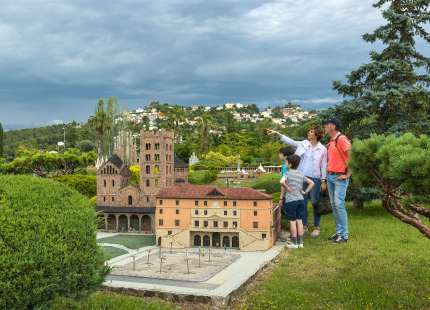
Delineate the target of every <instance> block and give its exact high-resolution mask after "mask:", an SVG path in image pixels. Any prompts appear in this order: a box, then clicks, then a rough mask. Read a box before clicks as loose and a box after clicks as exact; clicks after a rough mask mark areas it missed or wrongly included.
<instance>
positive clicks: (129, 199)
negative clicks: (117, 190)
mask: <svg viewBox="0 0 430 310" xmlns="http://www.w3.org/2000/svg"><path fill="white" fill-rule="evenodd" d="M128 205H129V206H131V205H133V197H132V196H131V195H130V196H128Z"/></svg>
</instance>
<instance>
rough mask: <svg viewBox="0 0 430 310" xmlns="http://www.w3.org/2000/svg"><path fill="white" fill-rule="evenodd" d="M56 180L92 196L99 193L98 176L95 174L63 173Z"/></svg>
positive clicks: (87, 195) (89, 196)
mask: <svg viewBox="0 0 430 310" xmlns="http://www.w3.org/2000/svg"><path fill="white" fill-rule="evenodd" d="M54 180H56V181H58V182H60V183H63V184H65V185H67V186H69V187H70V188H73V189H74V190H76V191H78V192H79V193H81V194H82V195H84V196H86V197H88V198H92V197H94V196H96V195H97V176H95V175H63V176H60V177H58V178H54Z"/></svg>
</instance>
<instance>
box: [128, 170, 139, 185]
mask: <svg viewBox="0 0 430 310" xmlns="http://www.w3.org/2000/svg"><path fill="white" fill-rule="evenodd" d="M130 170H131V173H132V174H131V184H132V185H135V184H140V166H131V167H130Z"/></svg>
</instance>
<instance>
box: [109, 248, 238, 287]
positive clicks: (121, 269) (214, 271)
mask: <svg viewBox="0 0 430 310" xmlns="http://www.w3.org/2000/svg"><path fill="white" fill-rule="evenodd" d="M151 252H152V251H151ZM172 252H175V253H182V252H183V251H181V250H174V251H172ZM161 253H162V254H163V252H161ZM168 253H170V250H169V251H168ZM196 253H197V252H191V253H189V254H196ZM142 254H143V252H142ZM213 254H215V255H217V254H218V255H219V254H221V253H213ZM158 255H159V253H157V252H155V253H153V254H151V255H149V257H152V256H158ZM224 255H226V254H224ZM227 255H230V256H233V257H231V258H230V259H229V260H227V261H226V262H224V263H223V264H221V265H218V266H217V267H216V268H214V269H212V270H211V271H209V272H207V273H205V274H204V275H202V276H201V277H199V278H195V279H190V278H185V277H170V276H163V275H161V274H158V275H157V274H154V275H152V274H150V275H136V274H133V273H131V272H127V271H125V272H124V269H127V268H131V267H132V266H133V262H130V263H126V264H124V265H121V266H120V267H117V268H116V270H115V269H114V271H112V272H111V273H110V274H111V275H116V276H124V277H136V278H151V279H161V280H172V281H181V282H203V281H207V280H209V279H210V278H212V277H213V276H214V275H216V274H217V273H218V272H220V271H221V270H223V269H224V268H226V267H227V266H229V265H230V264H231V263H233V262H235V261H237V260H238V259H239V258H241V256H240V255H238V254H227ZM130 257H131V256H128V257H126V258H130ZM126 258H124V259H126ZM147 259H148V256H147V255H146V256H143V257H141V258H137V259H136V260H135V262H136V263H138V262H144V261H146V260H147Z"/></svg>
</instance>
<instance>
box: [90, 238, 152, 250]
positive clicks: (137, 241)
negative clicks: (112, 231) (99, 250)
mask: <svg viewBox="0 0 430 310" xmlns="http://www.w3.org/2000/svg"><path fill="white" fill-rule="evenodd" d="M97 241H98V242H99V243H112V244H121V245H123V246H125V247H127V248H129V249H132V250H135V249H136V247H137V246H139V248H141V247H145V246H150V245H155V235H116V236H112V237H107V238H102V239H98V240H97Z"/></svg>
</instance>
